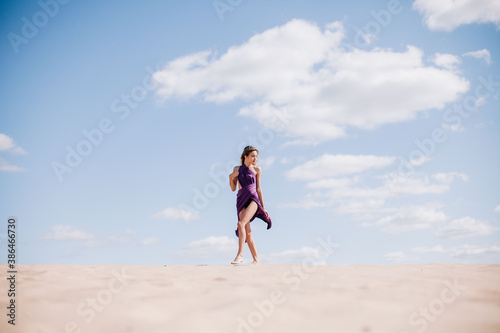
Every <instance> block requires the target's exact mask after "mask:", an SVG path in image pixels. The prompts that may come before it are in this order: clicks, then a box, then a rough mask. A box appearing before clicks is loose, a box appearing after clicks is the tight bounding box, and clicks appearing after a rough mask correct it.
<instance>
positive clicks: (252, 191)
mask: <svg viewBox="0 0 500 333" xmlns="http://www.w3.org/2000/svg"><path fill="white" fill-rule="evenodd" d="M258 156H259V151H258V150H257V148H255V147H252V146H246V147H245V149H244V150H243V153H242V154H241V165H240V166H235V167H234V169H233V173H232V174H230V175H229V184H230V185H231V190H232V191H233V192H234V191H235V190H236V184H237V183H239V190H238V195H237V199H236V209H237V212H238V229H236V236H238V238H239V240H238V254H237V255H236V258H235V259H234V260H233V261H232V262H231V264H233V265H237V264H239V263H241V262H242V261H243V248H244V246H245V242H247V243H248V248H249V249H250V252H251V253H252V257H253V263H252V264H254V265H255V264H258V263H259V258H258V256H257V250H256V249H255V242H254V240H253V237H252V230H251V229H250V222H252V221H253V220H254V219H255V218H256V217H258V218H260V219H261V220H263V221H264V222H266V223H267V229H269V228H271V225H272V224H271V218H270V217H269V214H268V213H267V211H266V208H265V207H264V200H263V198H262V190H261V188H260V177H261V175H262V169H261V168H260V167H259V166H257V165H256V164H255V163H256V162H257V158H258Z"/></svg>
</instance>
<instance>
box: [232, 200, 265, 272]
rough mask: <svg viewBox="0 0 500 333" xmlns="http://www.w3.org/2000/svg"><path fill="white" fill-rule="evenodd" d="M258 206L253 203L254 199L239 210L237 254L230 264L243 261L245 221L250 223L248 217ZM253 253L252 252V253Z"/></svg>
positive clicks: (250, 216)
mask: <svg viewBox="0 0 500 333" xmlns="http://www.w3.org/2000/svg"><path fill="white" fill-rule="evenodd" d="M258 208H259V207H258V206H257V204H256V203H255V201H252V202H250V204H249V205H248V206H247V208H245V209H243V210H242V211H241V212H240V220H239V221H238V236H239V238H238V254H237V255H236V258H235V259H234V261H233V262H231V264H233V265H235V264H239V263H241V262H242V261H243V259H242V258H243V249H244V248H245V241H247V238H246V230H245V226H246V225H247V223H250V219H251V218H252V216H254V215H255V212H256V211H257V209H258ZM252 255H253V253H252Z"/></svg>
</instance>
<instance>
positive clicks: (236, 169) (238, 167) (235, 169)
mask: <svg viewBox="0 0 500 333" xmlns="http://www.w3.org/2000/svg"><path fill="white" fill-rule="evenodd" d="M240 166H241V165H237V166H235V167H234V168H233V172H234V171H238V170H239V169H240Z"/></svg>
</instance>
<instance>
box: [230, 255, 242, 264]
mask: <svg viewBox="0 0 500 333" xmlns="http://www.w3.org/2000/svg"><path fill="white" fill-rule="evenodd" d="M242 262H243V256H240V255H238V256H236V258H234V260H233V261H232V262H231V265H238V264H241V263H242Z"/></svg>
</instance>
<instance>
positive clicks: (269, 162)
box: [258, 156, 276, 169]
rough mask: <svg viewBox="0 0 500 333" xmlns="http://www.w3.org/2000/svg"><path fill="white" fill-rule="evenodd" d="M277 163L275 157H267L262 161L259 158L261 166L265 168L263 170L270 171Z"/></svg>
mask: <svg viewBox="0 0 500 333" xmlns="http://www.w3.org/2000/svg"><path fill="white" fill-rule="evenodd" d="M275 161H276V157H274V156H267V157H266V158H263V159H260V158H259V163H258V164H259V165H260V166H261V167H262V168H263V169H268V168H270V167H271V166H272V165H273V164H274V162H275Z"/></svg>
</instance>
